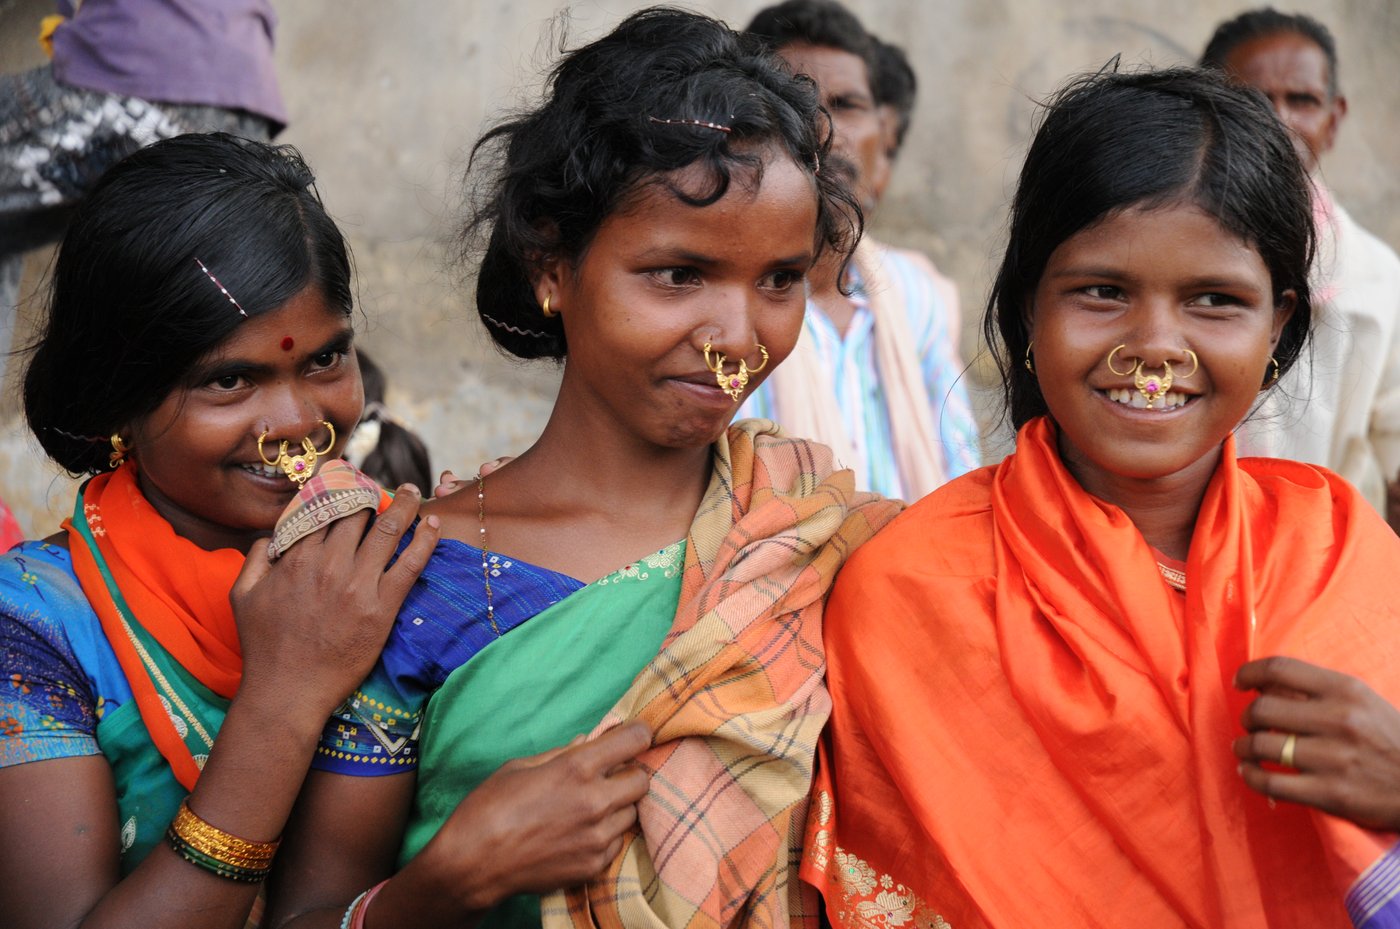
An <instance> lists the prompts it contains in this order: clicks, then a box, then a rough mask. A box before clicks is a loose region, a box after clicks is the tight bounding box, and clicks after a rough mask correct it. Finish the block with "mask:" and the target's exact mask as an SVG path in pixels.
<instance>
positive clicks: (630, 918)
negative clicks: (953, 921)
mask: <svg viewBox="0 0 1400 929" xmlns="http://www.w3.org/2000/svg"><path fill="white" fill-rule="evenodd" d="M901 507H902V504H900V503H899V502H898V501H893V500H885V499H883V498H881V497H878V496H876V495H874V494H871V493H865V492H857V491H856V489H855V480H854V476H853V474H852V472H851V471H849V470H839V471H838V470H836V469H835V467H834V465H833V462H832V456H831V452H830V451H829V450H828V449H827V448H826V447H825V446H822V445H817V444H815V443H812V442H808V441H806V440H803V439H793V438H787V437H785V436H783V435H782V434H781V433H780V432H779V430H778V428H777V427H776V426H775V425H774V424H773V423H771V422H769V421H767V420H761V419H755V420H744V421H743V422H740V423H737V424H735V425H734V426H732V427H730V429H729V432H728V435H727V437H725V438H722V439H720V441H719V442H717V443H716V444H715V453H714V471H713V475H712V477H711V479H710V486H709V489H708V490H707V491H706V493H705V497H704V499H703V500H702V501H701V504H700V509H699V511H698V512H697V513H696V514H695V521H694V522H693V523H692V524H691V527H690V533H689V536H688V539H687V543H688V544H687V546H686V562H685V574H684V577H683V583H682V589H681V597H680V605H679V607H678V608H677V611H676V619H675V623H674V625H673V626H672V628H671V631H670V633H669V634H668V635H667V637H666V639H665V641H664V643H663V644H662V647H661V651H660V653H659V654H658V655H657V656H656V658H655V659H653V660H652V661H651V663H650V664H648V665H647V666H646V667H645V668H644V669H642V671H641V673H640V674H638V675H637V678H636V680H635V681H633V683H632V687H631V688H630V689H629V690H628V691H627V693H626V694H624V695H623V697H622V699H621V700H619V701H618V703H617V705H616V706H615V707H613V709H612V711H611V712H609V713H608V715H607V716H606V717H604V719H603V721H602V722H601V723H599V725H598V727H597V729H595V730H594V735H597V734H598V733H600V732H603V731H605V730H607V729H610V728H612V727H614V726H616V725H619V724H621V723H623V722H625V721H628V720H633V719H641V720H644V721H646V722H647V723H648V724H650V725H651V727H652V731H653V732H654V733H655V737H654V741H653V747H652V748H650V749H649V750H647V751H646V752H644V753H643V754H642V756H641V759H640V760H641V763H642V764H643V766H644V767H645V768H646V769H647V771H648V772H649V773H650V774H651V789H650V791H649V793H648V794H647V796H646V797H645V798H644V799H643V800H642V801H641V803H640V804H639V805H638V810H639V814H640V818H639V823H638V825H637V826H636V827H634V828H633V829H632V831H631V832H630V833H629V834H628V835H627V836H626V837H625V840H624V844H623V849H622V851H621V853H620V854H619V855H618V857H617V858H616V859H614V861H613V863H612V865H611V866H610V867H609V868H608V870H607V871H606V872H605V873H604V874H603V875H602V876H600V877H599V878H597V879H596V880H594V881H592V882H590V883H588V884H586V885H584V886H582V887H578V888H574V889H572V890H569V891H567V892H565V891H559V892H556V893H553V894H551V895H549V896H547V897H545V898H544V900H543V901H542V903H543V908H542V909H543V916H544V925H545V927H546V929H570V927H578V929H587V927H593V926H603V927H618V929H620V927H623V926H626V927H628V929H639V927H651V926H655V927H662V926H665V927H670V929H682V927H687V929H702V927H720V926H723V927H730V926H744V927H756V929H787V927H788V926H789V925H790V924H791V922H792V921H793V920H794V919H798V920H805V919H807V918H808V917H809V916H814V914H809V913H808V912H806V908H805V907H803V906H801V905H800V900H799V895H800V892H801V891H800V887H801V885H800V882H799V881H798V880H797V877H796V875H797V866H798V864H799V862H800V859H801V837H802V830H803V825H804V822H805V819H806V808H807V793H808V788H809V787H810V786H811V781H812V764H813V759H814V756H815V753H816V742H817V736H818V735H819V733H820V732H821V728H822V726H823V724H825V722H826V719H827V716H828V715H829V713H830V709H831V701H830V698H829V697H828V696H827V692H826V687H825V685H824V684H823V682H822V676H823V673H824V671H825V658H824V655H823V651H822V634H821V633H822V630H821V611H822V604H823V601H824V599H825V597H826V594H827V591H828V590H829V589H830V588H831V583H832V581H833V580H834V579H835V576H836V570H837V568H839V567H840V566H841V564H842V562H844V561H845V560H846V557H847V556H848V555H849V554H850V553H851V551H852V550H853V549H855V547H856V546H857V545H859V544H860V543H862V542H864V541H865V540H866V539H869V538H870V537H871V536H872V535H874V534H875V531H876V530H877V529H879V528H880V527H881V526H883V525H884V524H885V523H887V522H889V521H890V520H891V519H893V518H894V516H895V514H896V513H898V512H899V510H900V509H901Z"/></svg>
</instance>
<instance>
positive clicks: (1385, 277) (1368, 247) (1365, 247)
mask: <svg viewBox="0 0 1400 929" xmlns="http://www.w3.org/2000/svg"><path fill="white" fill-rule="evenodd" d="M1333 209H1334V215H1335V216H1336V222H1337V229H1338V243H1339V245H1338V250H1339V253H1338V260H1339V273H1340V274H1341V275H1342V276H1343V277H1344V278H1346V279H1348V280H1350V279H1352V278H1359V279H1372V280H1375V281H1378V282H1380V281H1383V282H1385V283H1386V284H1389V285H1393V286H1394V289H1395V291H1396V293H1397V294H1400V256H1397V255H1396V254H1395V249H1393V248H1391V247H1390V246H1389V245H1388V244H1386V243H1385V242H1384V241H1382V240H1381V239H1380V238H1378V237H1377V236H1375V235H1374V234H1372V233H1371V232H1370V231H1368V230H1367V229H1365V228H1364V227H1362V226H1361V225H1359V224H1358V223H1357V222H1356V220H1355V219H1353V218H1352V217H1351V214H1350V213H1348V212H1347V211H1346V210H1344V209H1343V208H1342V207H1341V206H1340V205H1337V206H1334V207H1333Z"/></svg>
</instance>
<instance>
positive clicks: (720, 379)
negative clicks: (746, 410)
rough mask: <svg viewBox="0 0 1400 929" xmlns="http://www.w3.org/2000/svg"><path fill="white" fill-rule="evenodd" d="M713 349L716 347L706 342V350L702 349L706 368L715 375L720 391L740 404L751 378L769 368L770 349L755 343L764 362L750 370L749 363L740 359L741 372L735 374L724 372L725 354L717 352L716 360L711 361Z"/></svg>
mask: <svg viewBox="0 0 1400 929" xmlns="http://www.w3.org/2000/svg"><path fill="white" fill-rule="evenodd" d="M713 347H714V346H712V345H711V344H710V343H709V342H706V343H705V347H704V349H702V351H703V352H704V354H705V367H706V368H709V369H710V371H711V372H712V373H713V374H714V376H715V383H716V384H718V385H719V389H720V390H722V391H724V392H725V393H726V394H728V395H729V399H731V400H733V401H734V402H735V403H738V402H739V398H740V397H742V396H743V395H744V390H745V388H747V387H748V386H749V376H750V375H753V374H757V373H758V372H760V371H762V370H763V369H764V368H766V367H768V349H766V348H764V347H763V346H762V345H761V344H759V343H757V342H755V343H754V347H755V348H757V349H758V350H759V351H760V352H761V353H762V354H763V360H762V361H760V362H759V363H758V367H756V368H750V367H749V363H748V362H747V361H745V360H744V359H742V358H740V359H739V370H738V371H735V372H734V373H733V374H726V373H725V372H724V363H725V361H726V360H727V359H726V358H725V357H724V353H723V352H715V357H714V359H713V360H711V358H710V351H711V349H713Z"/></svg>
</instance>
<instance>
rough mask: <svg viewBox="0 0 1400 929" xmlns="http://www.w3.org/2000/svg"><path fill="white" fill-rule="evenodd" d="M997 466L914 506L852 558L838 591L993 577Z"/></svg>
mask: <svg viewBox="0 0 1400 929" xmlns="http://www.w3.org/2000/svg"><path fill="white" fill-rule="evenodd" d="M995 471H996V469H995V468H994V467H991V466H989V467H984V468H978V469H976V470H975V471H970V472H968V473H967V474H964V475H963V476H961V477H958V478H955V479H954V480H951V481H949V482H948V483H946V484H944V485H943V486H942V487H940V488H938V489H937V490H935V491H934V492H933V493H931V494H929V495H928V496H926V497H924V498H923V499H921V500H919V501H918V502H916V503H914V504H912V505H911V506H910V507H909V508H908V509H906V510H905V511H904V512H903V513H901V514H900V515H899V516H897V517H895V519H894V520H893V521H892V522H891V523H890V524H889V525H888V526H886V527H885V528H884V529H882V530H880V532H879V533H878V534H877V535H876V536H875V538H873V539H871V540H870V541H869V542H867V543H865V544H864V545H862V546H861V547H860V548H859V549H857V550H856V552H855V554H854V555H852V556H851V560H850V561H849V562H848V563H847V564H846V566H845V567H844V568H843V569H842V571H841V574H840V575H839V576H838V578H837V585H838V587H839V586H840V585H841V584H842V583H843V582H844V583H845V584H846V585H847V586H854V585H862V586H863V585H865V584H868V583H871V582H879V583H881V584H884V583H886V582H899V581H901V580H917V583H920V584H923V583H936V582H937V580H938V579H939V578H943V577H956V578H967V577H973V576H983V575H987V576H989V575H991V574H992V573H994V571H995V563H994V560H993V550H992V477H993V475H994V473H995Z"/></svg>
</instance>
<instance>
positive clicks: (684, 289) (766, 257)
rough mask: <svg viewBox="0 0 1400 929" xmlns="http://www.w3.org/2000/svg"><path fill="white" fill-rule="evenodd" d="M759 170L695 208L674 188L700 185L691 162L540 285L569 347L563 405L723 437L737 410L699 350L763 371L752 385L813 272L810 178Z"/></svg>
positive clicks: (648, 438) (694, 436) (605, 417)
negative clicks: (557, 315)
mask: <svg viewBox="0 0 1400 929" xmlns="http://www.w3.org/2000/svg"><path fill="white" fill-rule="evenodd" d="M760 154H762V155H763V169H762V177H761V181H760V180H759V177H758V175H757V174H756V173H755V172H753V171H751V170H748V169H746V168H743V167H741V166H736V167H735V168H734V170H733V175H732V180H731V183H730V186H729V189H728V191H727V192H726V193H725V195H724V197H723V198H721V199H720V200H719V201H717V202H715V203H713V204H711V205H709V206H703V207H696V206H690V205H688V204H686V203H684V202H682V201H681V200H680V199H678V198H677V197H676V195H675V194H674V193H673V192H672V191H671V190H670V189H668V188H667V186H666V183H664V182H668V183H670V184H672V185H675V186H676V187H678V188H679V189H681V190H683V191H689V192H701V191H704V190H706V189H707V188H708V186H709V184H710V178H709V177H708V176H707V175H706V174H705V173H703V172H702V171H701V170H700V169H699V168H697V167H695V166H692V167H690V168H686V169H682V170H681V171H678V172H675V173H674V174H672V175H670V176H666V177H662V178H656V179H654V180H653V182H652V183H647V184H644V185H643V186H642V187H641V188H639V189H638V190H637V191H636V192H635V193H634V194H633V195H632V196H631V197H630V198H629V199H628V200H627V202H625V203H624V204H623V205H622V207H620V208H619V209H618V210H617V211H616V212H614V213H612V214H611V215H610V216H608V217H607V219H605V220H604V221H603V223H602V224H601V225H600V226H599V227H598V231H597V233H596V234H595V236H594V238H593V240H592V242H591V243H590V244H589V246H588V249H587V251H586V252H585V253H584V254H583V256H582V258H581V259H580V260H579V261H578V262H577V264H573V265H571V264H569V263H567V262H562V261H560V262H556V263H554V264H553V265H552V266H551V267H550V268H548V269H547V270H546V271H545V272H544V273H543V274H542V275H541V276H540V277H539V279H538V280H537V281H536V283H535V292H536V293H535V296H536V299H537V300H538V301H539V303H541V304H543V303H544V300H545V298H546V297H549V298H550V300H551V306H552V307H554V308H557V309H558V311H559V313H560V317H561V319H562V320H563V323H564V331H565V335H566V337H567V339H568V346H569V354H568V358H567V360H566V362H565V367H564V378H563V384H562V386H561V388H560V394H559V405H560V407H561V408H566V409H567V413H568V415H570V416H572V417H587V418H588V420H589V421H590V422H594V423H596V424H597V426H596V428H599V429H603V430H610V431H617V432H620V433H621V435H619V439H621V440H625V439H627V438H630V439H632V440H634V441H638V442H641V443H643V444H649V445H652V446H660V447H665V448H700V447H703V446H707V445H709V444H710V443H712V442H714V441H715V439H717V438H718V437H719V436H720V435H721V434H722V433H723V431H724V429H725V427H726V426H727V425H728V424H729V421H730V419H732V418H733V416H734V412H735V410H736V408H737V406H738V405H737V404H736V403H735V402H734V401H733V400H732V399H731V398H730V397H728V396H727V395H725V394H724V393H723V392H722V391H721V390H720V389H719V385H718V384H717V383H716V378H715V375H714V374H713V373H712V372H711V371H709V370H707V369H706V367H705V358H704V354H703V349H704V345H705V343H707V342H709V343H711V344H712V356H713V353H715V352H718V353H722V354H723V355H724V356H726V358H727V359H728V363H727V364H726V366H725V371H726V372H729V373H731V374H732V373H733V372H734V371H736V370H737V369H738V366H739V362H740V360H741V359H742V360H743V361H745V362H746V363H747V365H748V367H749V368H750V369H752V368H755V367H758V366H759V365H760V363H761V361H762V355H761V353H760V352H759V350H758V348H757V345H759V344H762V345H763V346H764V347H766V348H767V350H768V353H769V356H770V360H769V362H768V366H767V367H766V368H765V369H764V370H763V371H762V372H761V373H759V374H757V375H752V376H751V379H750V381H749V384H748V390H749V391H752V390H753V389H755V388H756V387H757V386H758V384H759V383H760V382H761V381H762V379H763V378H764V377H766V376H767V375H768V373H769V372H771V371H772V370H773V367H774V366H775V365H777V364H778V363H779V362H781V361H782V360H783V358H785V357H786V356H787V354H788V353H789V352H790V351H792V347H793V345H794V344H795V343H796V341H797V333H798V331H799V330H800V328H801V326H802V313H803V309H804V305H805V293H804V288H803V278H804V275H805V274H806V272H807V270H808V269H809V268H810V266H811V264H812V259H813V250H814V240H815V237H816V224H817V194H816V186H815V182H814V180H813V178H812V177H811V175H810V174H808V173H807V172H806V171H804V170H802V169H801V168H799V167H798V166H797V165H796V164H795V163H794V162H793V161H792V160H791V159H790V158H789V157H788V156H787V155H786V154H781V153H775V152H767V153H760Z"/></svg>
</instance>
